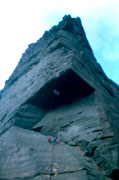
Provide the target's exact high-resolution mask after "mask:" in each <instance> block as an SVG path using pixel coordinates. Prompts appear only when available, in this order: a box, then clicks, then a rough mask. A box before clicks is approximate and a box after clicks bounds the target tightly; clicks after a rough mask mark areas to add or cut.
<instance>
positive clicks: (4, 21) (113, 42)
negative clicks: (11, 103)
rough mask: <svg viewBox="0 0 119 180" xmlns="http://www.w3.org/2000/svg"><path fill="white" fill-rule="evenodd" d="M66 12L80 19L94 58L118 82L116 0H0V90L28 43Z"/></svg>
mask: <svg viewBox="0 0 119 180" xmlns="http://www.w3.org/2000/svg"><path fill="white" fill-rule="evenodd" d="M65 14H71V16H72V17H78V16H79V17H80V18H81V20H82V24H83V27H84V29H85V32H86V35H87V38H88V40H89V43H90V45H91V47H92V49H93V52H94V55H95V57H96V59H97V61H98V62H99V63H100V64H101V66H102V68H103V70H104V72H105V73H106V74H107V76H108V77H109V78H110V79H112V80H113V81H115V82H116V83H117V84H119V70H118V69H119V1H118V0H73V1H69V0H60V1H56V0H50V1H49V0H43V1H42V0H0V89H2V88H3V87H4V83H5V80H7V79H8V78H9V76H10V75H11V74H12V72H13V70H14V69H15V67H16V66H17V64H18V61H19V60H20V58H21V56H22V53H24V51H25V49H26V48H27V47H28V44H30V43H33V42H36V41H37V40H38V39H39V38H40V37H41V36H42V35H43V33H44V31H45V30H49V29H50V28H51V27H52V26H53V25H57V24H58V23H59V21H61V20H62V17H63V16H64V15H65Z"/></svg>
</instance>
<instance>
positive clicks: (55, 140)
mask: <svg viewBox="0 0 119 180" xmlns="http://www.w3.org/2000/svg"><path fill="white" fill-rule="evenodd" d="M53 143H54V144H56V143H58V137H57V136H54V142H53Z"/></svg>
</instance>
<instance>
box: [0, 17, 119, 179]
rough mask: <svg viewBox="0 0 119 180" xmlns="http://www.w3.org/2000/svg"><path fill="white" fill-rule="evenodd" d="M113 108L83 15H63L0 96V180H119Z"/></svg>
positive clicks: (118, 94) (113, 90)
mask: <svg viewBox="0 0 119 180" xmlns="http://www.w3.org/2000/svg"><path fill="white" fill-rule="evenodd" d="M118 107H119V86H118V85H116V84H115V83H114V82H113V81H111V80H110V79H108V77H107V76H106V75H105V73H104V72H103V70H102V68H101V66H100V65H99V64H98V63H97V61H96V59H95V57H94V55H93V51H92V49H91V47H90V45H89V43H88V40H87V38H86V34H85V32H84V29H83V27H82V24H81V20H80V18H71V16H64V18H63V20H62V21H61V22H60V23H59V24H58V25H57V26H54V27H53V28H52V29H51V30H49V31H48V32H45V33H44V35H43V37H42V38H41V39H39V40H38V41H37V42H36V43H34V44H31V45H29V47H28V49H27V50H26V51H25V53H24V54H23V56H22V58H21V60H20V61H19V64H18V66H17V67H16V69H15V70H14V72H13V74H12V75H11V77H10V78H9V80H8V81H7V82H6V85H5V88H4V89H3V91H2V92H1V93H0V180H46V179H50V180H66V179H68V180H109V179H115V180H118V179H119V110H118ZM54 136H57V137H58V141H59V142H58V143H56V144H53V143H51V144H49V143H48V139H49V138H50V139H51V140H52V138H53V137H54ZM85 151H87V152H88V154H85Z"/></svg>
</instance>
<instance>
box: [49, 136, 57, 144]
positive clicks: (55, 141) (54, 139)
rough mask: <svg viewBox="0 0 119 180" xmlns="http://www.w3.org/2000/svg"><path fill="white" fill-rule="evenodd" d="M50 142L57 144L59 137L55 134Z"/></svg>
mask: <svg viewBox="0 0 119 180" xmlns="http://www.w3.org/2000/svg"><path fill="white" fill-rule="evenodd" d="M48 143H49V144H51V143H53V144H56V143H58V137H56V136H54V137H53V139H50V138H49V139H48Z"/></svg>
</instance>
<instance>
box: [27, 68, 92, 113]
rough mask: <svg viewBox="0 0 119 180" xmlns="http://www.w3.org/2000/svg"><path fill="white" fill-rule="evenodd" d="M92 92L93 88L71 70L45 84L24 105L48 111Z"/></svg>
mask: <svg viewBox="0 0 119 180" xmlns="http://www.w3.org/2000/svg"><path fill="white" fill-rule="evenodd" d="M54 90H56V91H58V92H59V95H57V94H55V93H54ZM93 91H94V88H93V87H91V86H90V85H89V84H88V83H87V82H86V81H84V80H83V79H82V78H81V77H79V76H78V75H77V74H76V73H75V72H74V71H73V70H72V69H69V70H67V71H66V72H65V73H63V74H61V75H60V76H59V77H58V78H55V79H53V80H51V81H49V82H47V83H46V84H45V85H44V86H43V87H42V88H41V89H40V90H39V92H37V93H36V94H35V95H34V96H33V97H31V98H30V99H29V100H28V101H27V102H26V103H28V104H33V105H35V106H38V107H40V108H44V109H46V110H49V109H52V108H55V107H57V106H60V105H61V104H68V103H71V102H73V101H75V100H76V99H77V98H79V97H84V96H87V95H89V94H91V93H92V92H93Z"/></svg>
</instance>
